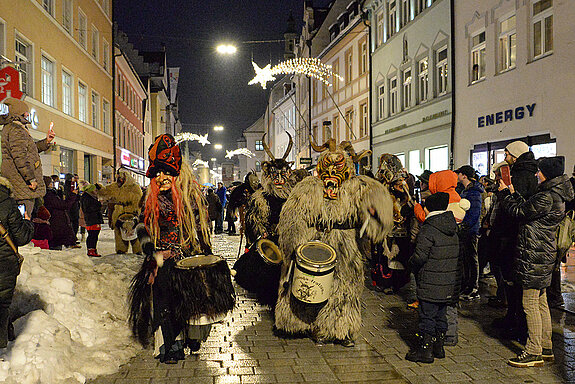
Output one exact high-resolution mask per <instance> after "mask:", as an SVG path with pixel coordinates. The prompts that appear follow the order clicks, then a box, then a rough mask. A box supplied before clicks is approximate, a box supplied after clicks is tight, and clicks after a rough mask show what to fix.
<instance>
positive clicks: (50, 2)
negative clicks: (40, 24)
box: [42, 0, 54, 16]
mask: <svg viewBox="0 0 575 384" xmlns="http://www.w3.org/2000/svg"><path fill="white" fill-rule="evenodd" d="M42 7H44V9H45V10H46V12H48V13H49V14H50V15H52V16H54V0H42Z"/></svg>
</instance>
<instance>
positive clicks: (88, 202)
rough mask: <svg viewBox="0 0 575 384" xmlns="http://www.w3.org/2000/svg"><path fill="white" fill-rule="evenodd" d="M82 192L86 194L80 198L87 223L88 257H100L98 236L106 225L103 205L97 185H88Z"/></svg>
mask: <svg viewBox="0 0 575 384" xmlns="http://www.w3.org/2000/svg"><path fill="white" fill-rule="evenodd" d="M82 190H83V191H84V193H83V194H82V196H81V197H80V207H81V209H82V212H83V214H84V221H85V223H86V230H87V231H88V237H87V238H86V247H87V248H88V256H91V257H100V256H101V255H100V254H99V253H98V251H97V249H96V247H97V246H98V236H99V235H100V230H101V229H102V224H104V217H103V216H102V203H100V201H99V200H98V196H97V195H96V185H95V184H87V185H85V186H84V187H83V188H82Z"/></svg>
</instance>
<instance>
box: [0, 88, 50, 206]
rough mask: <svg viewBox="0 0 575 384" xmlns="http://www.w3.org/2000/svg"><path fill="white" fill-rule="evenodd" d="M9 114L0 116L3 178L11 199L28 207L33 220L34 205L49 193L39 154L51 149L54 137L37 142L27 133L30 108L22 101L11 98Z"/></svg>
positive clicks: (7, 102)
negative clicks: (10, 190)
mask: <svg viewBox="0 0 575 384" xmlns="http://www.w3.org/2000/svg"><path fill="white" fill-rule="evenodd" d="M3 103H4V104H6V105H7V106H8V110H9V113H8V115H6V116H1V117H0V124H4V128H3V129H2V140H1V142H2V168H1V171H0V173H1V174H2V176H4V177H5V178H7V179H8V180H10V183H11V184H12V196H13V197H14V199H15V200H16V201H17V202H18V203H19V204H24V205H25V206H26V212H27V213H28V215H29V216H30V217H32V212H33V210H34V203H35V200H36V199H37V198H41V197H43V196H44V194H45V193H46V187H45V184H44V182H43V181H42V161H41V160H40V155H39V153H40V152H43V151H46V150H48V149H49V148H50V146H51V144H50V143H51V142H52V140H54V137H55V134H54V131H53V130H52V126H50V130H49V131H48V134H47V135H46V138H45V139H44V140H40V141H37V142H34V139H32V136H30V133H29V132H28V124H29V121H28V117H29V108H28V105H27V104H26V103H25V102H23V101H22V100H18V99H14V98H8V99H6V100H4V101H3Z"/></svg>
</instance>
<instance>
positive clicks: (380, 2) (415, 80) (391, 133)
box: [365, 0, 452, 175]
mask: <svg viewBox="0 0 575 384" xmlns="http://www.w3.org/2000/svg"><path fill="white" fill-rule="evenodd" d="M365 7H366V9H367V10H368V11H369V15H370V25H371V49H372V55H371V57H372V83H371V100H372V105H371V107H372V111H373V114H372V151H373V164H374V167H377V166H378V162H379V157H380V156H381V155H382V154H383V153H392V154H394V155H397V156H398V157H399V159H400V160H401V161H402V163H403V165H404V167H405V168H406V169H408V170H409V172H410V173H412V174H414V175H420V174H421V173H422V172H423V170H424V169H429V170H431V171H434V172H435V171H439V170H443V169H448V168H449V165H450V164H449V163H450V152H451V148H450V146H451V120H452V100H451V97H452V89H451V88H452V86H451V84H450V82H451V75H450V70H451V68H452V63H451V54H450V52H451V47H450V44H451V39H450V35H451V21H450V0H435V1H431V0H421V1H419V0H418V1H414V0H401V1H400V0H371V1H367V2H366V4H365Z"/></svg>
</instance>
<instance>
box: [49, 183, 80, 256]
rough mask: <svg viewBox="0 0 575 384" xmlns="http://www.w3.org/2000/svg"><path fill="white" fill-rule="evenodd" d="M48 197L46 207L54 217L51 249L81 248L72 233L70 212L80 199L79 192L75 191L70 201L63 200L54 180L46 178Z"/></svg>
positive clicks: (51, 223)
mask: <svg viewBox="0 0 575 384" xmlns="http://www.w3.org/2000/svg"><path fill="white" fill-rule="evenodd" d="M44 185H45V186H46V195H45V196H44V206H45V207H46V209H48V211H49V212H50V214H51V215H52V217H51V220H50V228H51V229H52V240H50V241H49V244H50V249H53V250H61V249H62V246H65V247H69V248H80V246H79V245H76V236H74V232H73V231H72V224H71V223H70V217H68V210H70V207H71V206H72V205H73V204H74V203H75V202H76V199H77V198H78V190H73V191H72V192H73V193H72V195H71V196H70V198H69V199H68V200H62V199H61V198H60V197H59V196H58V192H57V191H56V190H55V189H54V187H53V183H52V179H51V178H50V177H48V176H44Z"/></svg>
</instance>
